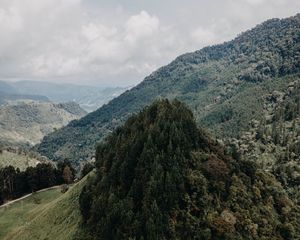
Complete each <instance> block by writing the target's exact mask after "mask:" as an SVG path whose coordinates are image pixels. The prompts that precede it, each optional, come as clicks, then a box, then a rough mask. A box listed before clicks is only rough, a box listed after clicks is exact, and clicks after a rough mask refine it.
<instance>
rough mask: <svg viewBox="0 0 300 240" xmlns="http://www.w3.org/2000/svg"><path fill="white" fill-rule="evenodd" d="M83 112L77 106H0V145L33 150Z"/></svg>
mask: <svg viewBox="0 0 300 240" xmlns="http://www.w3.org/2000/svg"><path fill="white" fill-rule="evenodd" d="M85 114H86V112H85V111H84V110H83V109H81V108H80V107H79V105H78V104H76V103H63V104H54V103H51V102H32V101H31V102H20V103H17V104H7V105H4V106H0V138H1V141H0V143H3V144H5V145H19V146H20V145H22V146H24V145H25V146H26V145H27V147H28V146H32V145H34V144H37V143H39V142H40V141H41V140H42V138H43V137H44V136H45V135H46V134H48V133H51V132H53V131H55V129H58V128H60V127H62V126H65V125H67V124H68V123H69V122H70V121H72V120H74V119H78V118H80V117H83V116H84V115H85Z"/></svg>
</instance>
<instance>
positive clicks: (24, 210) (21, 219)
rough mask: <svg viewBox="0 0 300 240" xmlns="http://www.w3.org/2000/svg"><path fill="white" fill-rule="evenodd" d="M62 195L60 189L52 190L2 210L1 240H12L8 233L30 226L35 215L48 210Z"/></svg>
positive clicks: (0, 212) (0, 211) (0, 210)
mask: <svg viewBox="0 0 300 240" xmlns="http://www.w3.org/2000/svg"><path fill="white" fill-rule="evenodd" d="M61 195H62V194H61V192H60V189H51V190H48V191H44V192H40V193H36V194H33V195H31V196H30V197H28V198H26V199H24V200H20V201H18V202H15V203H13V204H11V205H9V206H7V207H2V208H0V239H11V238H10V237H7V235H8V233H10V232H14V231H17V230H18V229H20V228H21V227H22V226H24V225H26V224H28V222H30V221H31V220H32V219H33V218H34V217H35V214H39V212H40V211H42V209H46V208H47V207H48V206H49V203H50V202H52V201H53V200H55V199H57V198H58V197H59V196H61Z"/></svg>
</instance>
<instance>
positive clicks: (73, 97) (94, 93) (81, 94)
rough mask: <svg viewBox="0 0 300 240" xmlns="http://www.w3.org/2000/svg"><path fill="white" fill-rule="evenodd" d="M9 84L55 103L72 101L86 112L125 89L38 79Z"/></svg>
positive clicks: (18, 89)
mask: <svg viewBox="0 0 300 240" xmlns="http://www.w3.org/2000/svg"><path fill="white" fill-rule="evenodd" d="M11 85H12V86H13V87H14V89H16V91H17V92H18V93H22V94H35V93H39V94H41V95H44V96H47V97H48V98H49V99H50V100H51V101H53V102H56V103H61V102H69V101H74V102H76V103H78V104H79V105H80V106H81V107H82V108H84V109H85V110H86V111H88V112H90V111H94V110H96V109H97V108H99V107H101V106H102V105H103V104H105V103H107V102H109V101H110V100H111V99H113V98H114V97H117V96H119V95H120V94H121V93H122V92H124V91H125V90H126V88H120V87H116V88H102V87H95V86H84V85H75V84H57V83H50V82H38V81H18V82H14V83H11Z"/></svg>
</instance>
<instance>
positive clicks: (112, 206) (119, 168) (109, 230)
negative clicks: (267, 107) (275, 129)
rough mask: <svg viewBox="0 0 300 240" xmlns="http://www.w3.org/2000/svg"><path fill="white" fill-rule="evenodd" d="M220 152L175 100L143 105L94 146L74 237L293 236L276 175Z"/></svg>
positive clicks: (293, 212) (290, 211)
mask: <svg viewBox="0 0 300 240" xmlns="http://www.w3.org/2000/svg"><path fill="white" fill-rule="evenodd" d="M224 152H225V150H224V149H223V148H222V147H221V146H220V145H218V143H216V141H214V140H212V139H211V138H209V136H208V135H207V134H206V133H205V132H204V131H203V130H202V129H198V128H197V125H196V122H195V120H194V118H193V114H192V112H191V111H190V110H189V109H187V108H186V106H185V105H184V104H182V103H180V102H179V101H174V102H173V103H170V102H169V101H168V100H162V101H157V102H155V103H154V104H152V105H151V106H149V107H146V108H145V109H144V110H143V111H141V112H140V113H139V114H137V115H135V116H132V117H130V118H129V119H128V120H127V121H126V123H125V125H124V126H122V127H119V128H117V129H116V130H115V131H114V132H113V133H112V134H111V135H109V136H108V138H107V139H106V141H105V142H103V143H102V144H100V145H99V147H98V148H97V152H96V158H97V159H96V169H97V177H96V178H95V179H94V180H93V181H91V182H90V183H89V184H88V185H87V186H86V187H85V188H84V189H83V191H82V193H81V195H80V208H81V213H82V216H83V220H84V223H85V224H84V227H83V229H82V232H81V233H80V239H278V240H279V239H284V238H286V237H295V238H296V237H300V235H299V227H300V225H299V224H300V223H299V219H300V218H299V217H300V212H299V209H298V207H297V206H295V205H294V204H293V202H292V201H291V200H290V199H289V198H288V197H287V196H286V193H285V192H284V190H283V189H282V188H281V186H280V185H279V184H278V182H277V181H276V180H275V178H274V177H273V176H272V175H270V174H267V173H265V172H263V171H260V170H258V169H257V167H256V166H254V165H253V164H252V162H250V161H236V160H234V159H232V158H231V157H230V156H227V155H225V154H224Z"/></svg>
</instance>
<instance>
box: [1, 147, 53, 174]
mask: <svg viewBox="0 0 300 240" xmlns="http://www.w3.org/2000/svg"><path fill="white" fill-rule="evenodd" d="M49 162H50V161H49V160H48V159H47V158H45V157H42V156H40V155H39V154H38V153H35V152H32V151H27V150H25V149H21V148H13V147H0V169H2V168H4V167H7V166H13V167H14V168H15V169H17V168H19V169H20V170H21V171H25V169H26V168H27V167H35V166H36V165H37V164H39V163H49Z"/></svg>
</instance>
